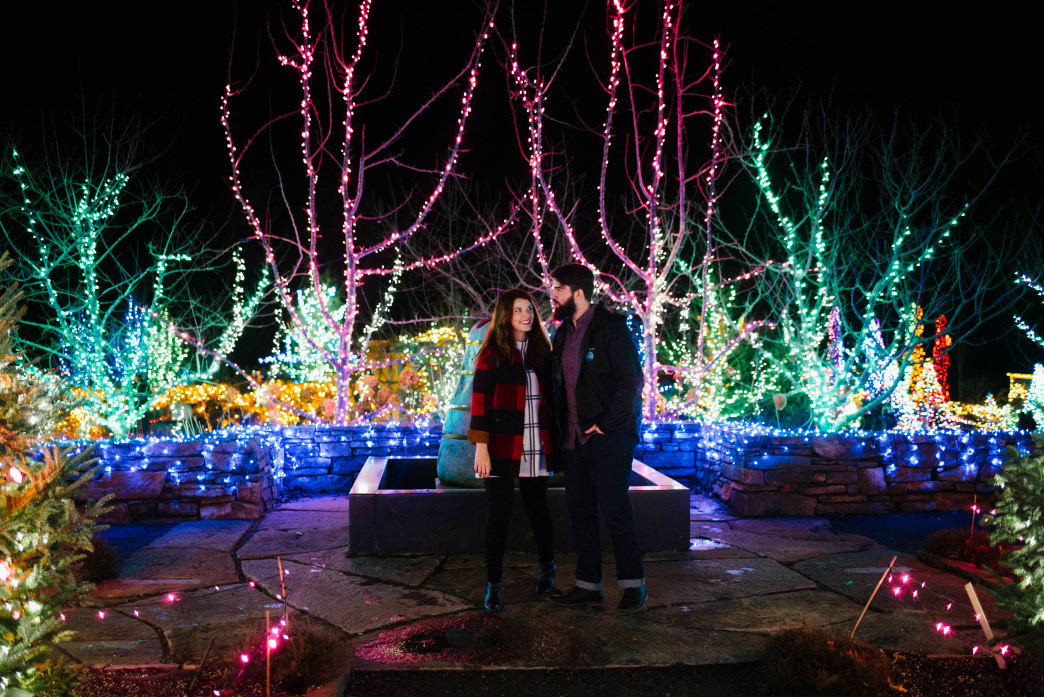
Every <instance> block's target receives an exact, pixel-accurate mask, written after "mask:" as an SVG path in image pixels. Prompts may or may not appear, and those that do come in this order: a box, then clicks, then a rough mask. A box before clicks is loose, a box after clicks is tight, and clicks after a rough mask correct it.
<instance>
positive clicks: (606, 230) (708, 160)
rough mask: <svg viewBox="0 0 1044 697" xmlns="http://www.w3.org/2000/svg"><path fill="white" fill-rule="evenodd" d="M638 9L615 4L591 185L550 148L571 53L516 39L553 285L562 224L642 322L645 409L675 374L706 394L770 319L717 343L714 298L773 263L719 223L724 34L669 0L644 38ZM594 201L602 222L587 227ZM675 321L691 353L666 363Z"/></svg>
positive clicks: (537, 207)
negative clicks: (531, 51)
mask: <svg viewBox="0 0 1044 697" xmlns="http://www.w3.org/2000/svg"><path fill="white" fill-rule="evenodd" d="M637 11H638V4H637V3H634V4H626V3H624V2H622V1H619V0H612V1H611V2H609V3H608V25H609V27H610V37H609V49H608V56H607V61H606V64H605V65H604V66H602V67H603V68H604V69H606V71H607V73H606V76H605V78H604V80H603V81H602V86H603V88H604V93H605V95H606V107H605V116H604V122H603V125H602V128H601V129H600V130H599V131H598V132H597V140H596V142H597V144H598V148H599V151H600V157H599V160H600V166H599V170H598V176H597V184H596V190H595V191H594V192H592V193H591V194H590V195H589V196H586V197H583V196H581V195H578V194H577V192H576V191H575V187H570V186H569V185H568V184H564V183H563V182H562V179H563V177H562V176H561V172H559V171H557V168H556V166H555V164H554V163H555V159H556V158H560V154H559V153H553V152H548V151H547V150H546V143H547V142H548V135H547V133H546V131H547V127H548V122H549V119H548V118H546V116H545V112H546V111H547V109H549V108H550V107H549V104H550V103H551V102H552V101H553V99H554V93H553V92H552V87H553V86H554V84H555V81H556V78H557V77H558V76H559V74H560V69H561V66H562V62H561V61H560V62H558V63H556V64H554V65H552V67H551V69H550V70H545V68H544V67H543V66H541V65H540V64H539V61H538V62H537V63H536V64H535V65H533V66H532V67H529V68H526V67H524V66H523V64H522V61H521V59H520V57H519V56H520V52H521V49H520V41H519V40H518V39H517V38H516V39H515V40H514V41H513V42H512V45H511V49H510V58H509V68H510V73H511V76H512V79H513V84H514V92H515V94H516V95H517V102H518V104H519V105H520V106H521V108H522V109H523V110H524V114H525V117H524V120H523V121H524V123H525V124H526V127H525V131H524V138H523V137H520V138H519V140H520V142H524V143H525V144H526V151H527V152H526V157H527V162H528V165H529V170H530V179H531V183H530V190H529V192H528V193H527V195H526V196H525V197H523V198H524V200H526V201H527V202H528V211H529V216H530V219H531V220H532V231H531V234H532V237H533V239H534V241H535V244H536V247H537V259H538V263H539V265H540V270H541V274H542V276H543V279H544V283H545V284H546V285H549V264H548V261H547V254H546V253H545V252H544V249H545V248H546V245H547V242H546V240H548V239H549V238H551V237H553V236H554V235H556V234H561V235H563V236H564V237H565V239H566V240H567V246H568V250H569V252H570V254H571V256H572V257H573V258H574V259H575V260H577V261H579V262H580V263H583V264H585V265H587V266H588V267H590V268H591V269H592V270H594V271H596V272H597V273H598V274H599V275H598V281H599V287H600V289H601V290H602V291H603V292H604V293H605V294H606V295H607V296H608V297H609V298H610V300H611V301H612V302H614V303H616V304H618V305H621V306H623V307H624V308H626V310H627V311H628V312H630V313H632V314H633V315H634V316H635V317H636V318H637V319H638V320H639V321H640V322H641V325H642V330H641V340H640V352H641V353H642V354H643V360H644V366H645V367H644V370H645V381H644V383H645V384H644V391H643V398H644V412H645V416H646V418H652V417H654V416H655V415H656V413H657V409H658V405H659V403H660V402H661V400H660V397H659V391H658V383H659V381H660V376H661V375H662V374H664V373H667V374H669V375H673V376H674V377H675V379H677V380H679V381H684V382H686V383H687V386H688V387H689V389H688V390H687V391H688V392H689V393H690V395H691V398H690V399H689V402H690V403H691V402H696V401H697V400H699V399H700V398H706V397H707V395H706V394H705V386H704V384H703V383H704V378H705V376H707V375H708V374H709V373H710V372H711V371H713V370H714V366H715V365H716V364H718V363H719V362H720V361H722V360H723V358H724V356H726V355H727V354H728V353H730V352H731V351H733V350H734V349H735V348H736V346H738V345H739V343H741V342H742V341H744V340H745V339H748V338H749V337H750V336H751V335H752V334H753V333H754V332H756V331H757V330H758V329H759V328H761V327H762V326H764V325H765V324H766V321H765V320H756V321H747V322H741V321H740V318H739V317H738V316H729V317H728V319H727V320H725V321H726V322H727V323H728V325H729V327H730V330H731V336H730V337H729V339H728V341H726V342H723V343H721V344H719V345H717V346H716V349H717V350H712V348H711V342H710V341H709V340H708V338H707V337H708V334H709V333H710V332H711V331H712V328H711V324H712V323H711V321H710V316H709V313H708V312H705V311H704V309H707V308H710V307H711V306H712V305H713V304H714V303H715V301H716V299H717V298H720V296H721V294H722V293H727V292H728V289H729V288H730V287H731V286H733V285H735V284H738V283H743V282H745V281H749V280H750V279H751V278H753V277H754V276H755V275H757V274H758V273H759V272H760V269H758V268H752V267H750V266H749V265H748V264H747V262H746V259H745V255H744V254H743V252H742V249H741V248H740V247H739V246H738V245H737V244H735V242H734V241H733V240H731V239H730V238H728V237H727V236H725V235H724V234H723V233H724V231H723V229H722V227H721V226H720V224H719V213H720V211H719V200H720V197H721V194H722V191H723V189H724V188H725V184H726V183H727V177H726V176H725V174H724V167H725V165H726V161H727V158H726V152H727V149H726V146H725V145H726V144H725V136H726V133H725V127H726V111H727V108H728V106H729V105H728V103H727V102H726V100H725V98H724V95H723V91H722V84H721V74H722V61H723V57H724V56H723V51H722V49H721V46H720V44H719V42H718V41H715V42H714V43H713V44H711V45H706V44H703V43H701V42H699V41H697V40H695V39H694V38H692V37H690V36H686V35H685V34H684V33H683V32H682V30H681V26H682V14H683V5H682V3H680V2H673V1H672V0H667V1H666V2H664V3H663V5H662V6H661V7H660V8H659V16H658V21H656V22H655V23H653V24H652V26H654V27H655V31H654V35H653V36H652V37H651V38H650V39H649V40H647V41H643V40H640V39H639V38H636V35H637V33H638V32H637V31H636V30H635V28H634V27H635V26H636V25H637V21H636V18H635V15H636V13H637ZM574 140H576V139H574ZM700 141H703V142H702V143H701V142H700ZM573 152H574V153H575V150H574V151H573ZM588 205H590V206H592V207H593V215H592V216H591V218H592V219H593V220H596V221H597V233H598V234H597V235H594V234H587V235H585V234H583V231H582V230H580V229H578V226H579V225H580V223H578V218H580V217H581V216H582V215H583V209H584V207H585V206H588ZM683 310H684V311H683ZM718 317H719V318H721V317H723V315H722V314H720V313H719V315H718ZM669 327H673V333H674V341H675V343H676V344H677V345H678V347H679V348H681V344H684V345H685V346H684V348H683V349H682V350H680V351H679V353H680V354H683V355H684V356H685V361H684V362H682V361H676V362H674V363H673V364H668V363H665V362H664V354H663V353H661V352H660V351H658V348H659V346H660V344H661V342H664V341H665V338H666V335H667V333H668V328H669ZM713 331H717V329H716V328H715V329H714V330H713ZM690 405H691V404H690Z"/></svg>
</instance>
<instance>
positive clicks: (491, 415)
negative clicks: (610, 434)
mask: <svg viewBox="0 0 1044 697" xmlns="http://www.w3.org/2000/svg"><path fill="white" fill-rule="evenodd" d="M550 351H551V342H550V341H548V338H547V333H546V332H545V331H544V326H543V325H542V324H541V322H540V317H538V316H537V313H536V309H535V306H534V305H533V299H532V298H531V297H530V296H529V293H527V292H526V291H524V290H521V289H519V288H516V289H513V290H507V291H504V292H503V293H501V294H500V297H499V298H498V299H497V304H496V307H495V309H494V310H493V320H492V322H490V325H489V330H488V331H487V332H486V338H485V339H484V340H483V342H482V346H481V347H480V348H479V353H478V358H477V359H476V362H475V377H474V382H473V384H472V392H471V427H470V429H469V430H468V440H470V441H471V442H472V443H474V444H475V474H476V475H477V476H479V477H481V478H483V479H484V480H485V486H486V504H487V506H488V509H489V511H488V517H487V521H486V581H487V583H486V598H485V601H484V603H483V607H484V608H485V610H486V612H496V611H498V610H501V609H502V608H503V604H502V602H501V590H502V585H501V574H502V571H503V566H504V546H505V544H506V542H507V530H508V523H509V522H510V520H511V504H512V500H513V498H514V489H515V478H516V477H517V478H518V488H519V492H520V493H521V494H522V503H523V505H524V506H525V509H526V516H527V517H528V518H529V524H530V527H531V528H532V529H533V537H534V538H535V540H536V546H537V554H538V555H539V558H540V576H539V578H538V579H537V588H536V590H537V593H540V594H547V593H550V592H551V591H552V590H554V585H555V562H554V553H553V551H552V549H553V536H554V531H553V528H552V524H551V513H550V512H549V511H548V508H547V480H548V470H549V467H548V458H549V457H550V455H551V433H550V431H549V428H550V414H549V410H548V403H547V399H548V392H547V365H548V363H547V356H548V354H549V353H550Z"/></svg>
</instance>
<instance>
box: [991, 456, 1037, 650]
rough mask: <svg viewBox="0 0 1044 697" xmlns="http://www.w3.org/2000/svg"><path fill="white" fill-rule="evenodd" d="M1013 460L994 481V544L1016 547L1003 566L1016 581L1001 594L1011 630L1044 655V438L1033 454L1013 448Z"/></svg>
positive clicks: (1028, 646)
mask: <svg viewBox="0 0 1044 697" xmlns="http://www.w3.org/2000/svg"><path fill="white" fill-rule="evenodd" d="M1008 454H1009V456H1008V459H1007V460H1005V462H1004V465H1003V466H1002V467H1001V471H1000V472H998V473H997V474H996V476H995V477H994V482H995V483H996V484H997V486H998V488H999V490H998V496H997V515H996V517H995V518H994V522H995V523H996V526H997V527H996V529H995V531H994V533H993V541H994V542H996V543H998V544H1003V545H1005V546H1006V548H1007V545H1009V544H1010V545H1011V548H1010V549H1009V551H1008V552H1007V553H1006V554H1005V555H1004V563H1005V565H1006V566H1008V567H1009V568H1010V569H1011V570H1012V572H1013V573H1014V574H1015V583H1012V584H1010V585H1008V586H1005V587H1004V588H1003V589H1001V590H1000V591H999V592H998V599H999V600H1000V602H1001V605H1003V606H1004V607H1005V608H1006V609H1007V610H1008V611H1010V612H1011V614H1012V617H1011V620H1010V622H1009V629H1011V630H1012V632H1013V633H1014V635H1015V636H1016V637H1017V638H1018V639H1020V640H1021V641H1023V642H1024V643H1025V644H1026V645H1027V648H1031V649H1035V651H1036V653H1038V654H1044V638H1042V637H1044V549H1042V547H1044V437H1042V436H1037V437H1036V438H1035V439H1034V441H1033V446H1032V447H1031V448H1030V449H1029V450H1028V451H1020V450H1016V449H1015V448H1009V449H1008Z"/></svg>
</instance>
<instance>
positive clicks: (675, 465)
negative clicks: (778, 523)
mask: <svg viewBox="0 0 1044 697" xmlns="http://www.w3.org/2000/svg"><path fill="white" fill-rule="evenodd" d="M441 436H442V427H441V425H439V424H437V423H435V424H430V425H425V424H417V425H414V424H374V425H363V426H345V427H324V426H301V427H288V428H268V429H264V428H253V429H233V430H230V431H227V432H224V433H208V434H205V436H201V437H200V438H198V439H194V440H159V441H146V442H141V441H131V442H126V443H119V442H108V443H103V444H101V445H100V449H99V456H100V458H101V460H102V465H103V473H102V474H101V476H100V478H98V479H96V480H95V481H94V482H92V483H91V484H90V486H88V487H85V488H84V490H83V491H82V493H81V494H80V497H81V498H87V497H91V498H98V497H100V496H101V495H102V494H104V493H108V492H110V491H111V492H113V493H114V494H115V495H116V496H115V501H114V504H115V506H116V508H115V510H114V513H113V515H112V516H110V519H111V520H130V519H141V518H150V517H185V518H203V519H213V518H247V519H250V518H258V517H260V516H261V515H262V514H263V513H264V512H265V511H267V510H269V509H270V508H271V503H272V501H273V499H274V498H275V497H276V496H277V495H280V494H283V495H285V494H288V493H304V494H317V493H340V494H344V495H347V493H348V491H349V490H350V489H351V487H352V484H354V482H355V478H356V476H357V475H358V473H359V470H360V469H361V468H362V466H363V464H364V463H365V461H366V458H368V457H370V456H371V455H378V456H390V457H395V456H399V457H403V456H408V457H435V456H436V455H437V454H438V448H439V441H440V439H441ZM1029 443H1030V435H1029V434H1026V433H1015V434H1010V433H1008V434H1005V433H967V434H946V435H937V436H910V435H904V434H897V433H885V434H881V435H879V436H877V437H876V438H870V439H864V438H854V437H843V436H831V437H825V438H824V437H819V436H811V435H809V436H801V435H796V436H795V435H771V434H767V433H765V432H761V433H755V432H752V429H751V427H749V426H746V425H738V424H708V425H701V424H698V423H692V422H675V423H662V424H652V425H648V426H646V427H645V428H644V429H643V432H642V440H641V442H640V443H639V444H638V447H637V449H636V451H635V457H636V458H638V459H639V460H641V461H642V462H644V463H645V464H647V465H650V466H652V467H654V468H656V469H657V470H659V471H660V472H663V473H664V474H666V475H667V476H669V477H671V478H672V479H675V480H676V481H679V482H681V483H682V484H685V485H686V486H688V487H689V488H690V489H693V490H702V491H707V492H711V493H713V494H714V495H715V496H718V497H719V498H721V499H722V500H723V501H726V502H727V503H728V504H729V506H730V507H731V508H732V510H733V511H734V512H735V513H737V514H738V515H742V516H776V515H784V516H788V515H837V514H846V513H889V512H906V511H932V510H966V509H967V508H968V506H970V505H971V503H972V500H973V498H974V497H975V496H976V495H978V500H979V502H980V504H981V505H983V507H985V506H987V505H989V504H990V502H991V501H992V492H993V485H992V476H993V474H994V473H995V472H996V471H997V469H998V468H999V466H1000V465H1001V463H1002V461H1003V458H1004V454H1003V453H1004V450H1005V448H1006V447H1007V446H1008V445H1009V444H1012V445H1017V446H1018V447H1022V448H1026V447H1029Z"/></svg>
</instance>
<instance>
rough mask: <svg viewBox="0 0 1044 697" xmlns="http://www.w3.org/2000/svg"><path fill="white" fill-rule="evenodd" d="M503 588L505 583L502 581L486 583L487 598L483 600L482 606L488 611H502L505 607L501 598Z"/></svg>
mask: <svg viewBox="0 0 1044 697" xmlns="http://www.w3.org/2000/svg"><path fill="white" fill-rule="evenodd" d="M502 590H503V584H502V583H501V582H500V581H488V582H487V583H486V599H485V600H483V601H482V607H483V609H485V611H486V612H500V611H501V610H503V609H504V603H503V602H501V599H500V593H501V591H502Z"/></svg>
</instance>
